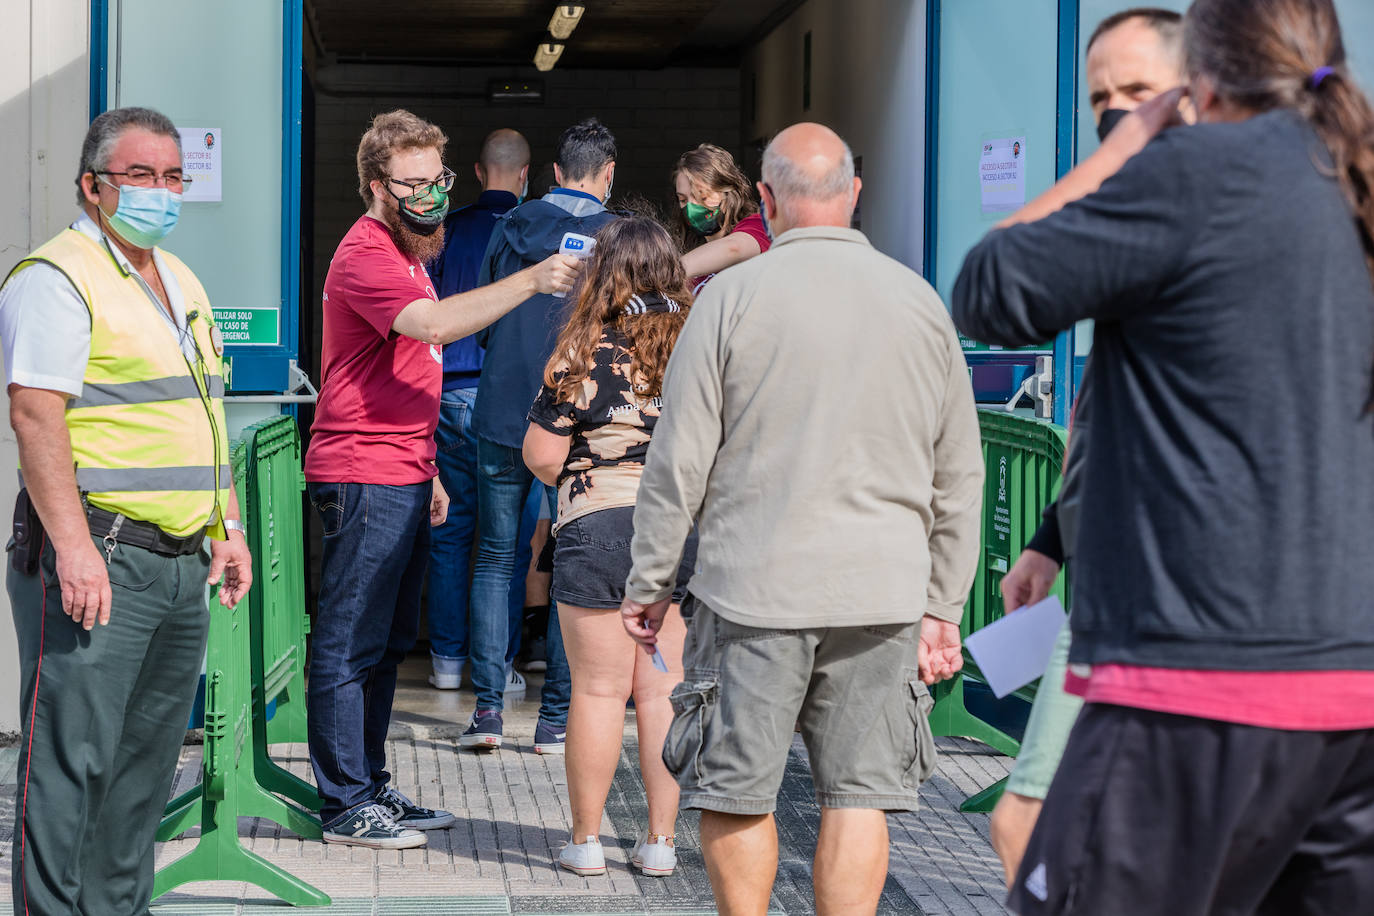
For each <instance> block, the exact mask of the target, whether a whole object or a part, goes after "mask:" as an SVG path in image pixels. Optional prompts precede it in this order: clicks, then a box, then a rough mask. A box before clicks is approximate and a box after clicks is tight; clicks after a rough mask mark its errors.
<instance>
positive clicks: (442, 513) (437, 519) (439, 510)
mask: <svg viewBox="0 0 1374 916" xmlns="http://www.w3.org/2000/svg"><path fill="white" fill-rule="evenodd" d="M448 502H449V500H448V491H447V490H445V489H444V485H443V484H441V483H440V482H439V478H438V477H435V478H434V495H433V496H431V497H430V500H429V525H430V527H431V528H438V527H439V526H440V525H442V524H443V523H444V522H446V521H448Z"/></svg>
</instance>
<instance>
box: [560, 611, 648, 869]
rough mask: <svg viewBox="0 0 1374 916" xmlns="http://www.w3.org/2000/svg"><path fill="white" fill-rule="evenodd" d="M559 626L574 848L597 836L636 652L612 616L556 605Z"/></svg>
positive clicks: (621, 738)
mask: <svg viewBox="0 0 1374 916" xmlns="http://www.w3.org/2000/svg"><path fill="white" fill-rule="evenodd" d="M558 617H559V624H560V625H561V627H562V630H563V646H564V648H565V650H566V651H567V653H568V667H569V669H570V671H571V673H572V702H571V704H570V705H569V708H568V737H567V749H566V755H567V764H566V765H567V770H568V801H569V803H570V804H571V806H572V814H573V822H572V835H573V842H574V843H581V842H584V841H585V840H586V838H587V837H589V836H600V834H601V815H602V813H603V812H604V810H605V808H606V796H607V794H608V793H609V792H610V791H611V781H612V780H613V779H614V778H615V766H616V763H617V762H619V760H620V749H621V745H622V744H623V743H624V737H625V701H626V700H628V699H629V698H630V688H631V685H632V684H633V681H634V666H635V653H637V652H638V651H639V647H638V646H636V645H635V644H634V642H632V641H631V640H630V639H629V638H628V637H627V636H626V635H625V628H624V626H623V625H622V624H621V622H620V615H619V614H618V613H616V612H615V611H603V610H595V609H592V608H584V607H571V606H569V605H560V606H559V608H558Z"/></svg>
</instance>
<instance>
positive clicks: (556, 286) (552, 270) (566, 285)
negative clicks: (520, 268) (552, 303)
mask: <svg viewBox="0 0 1374 916" xmlns="http://www.w3.org/2000/svg"><path fill="white" fill-rule="evenodd" d="M530 270H531V271H532V273H531V276H532V277H533V279H534V288H535V292H540V293H566V292H567V291H568V290H570V289H572V285H573V283H574V282H575V281H576V280H577V275H578V273H579V272H580V271H581V270H582V262H581V261H579V260H578V259H577V258H574V257H572V256H571V255H566V254H551V255H549V256H548V257H547V258H545V259H544V260H543V261H541V262H539V263H538V264H536V265H534V266H533V267H531V268H530Z"/></svg>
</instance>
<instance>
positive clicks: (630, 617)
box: [620, 596, 673, 655]
mask: <svg viewBox="0 0 1374 916" xmlns="http://www.w3.org/2000/svg"><path fill="white" fill-rule="evenodd" d="M672 601H673V599H672V597H671V596H669V597H667V598H662V599H659V600H658V601H655V602H654V603H653V604H640V603H639V602H638V601H633V600H631V599H629V598H626V599H625V600H624V601H622V602H621V604H620V621H621V623H623V624H625V632H626V633H629V634H630V638H631V639H633V640H634V641H635V642H637V643H639V644H640V645H641V646H643V647H644V651H645V652H646V653H648V654H649V655H653V654H654V644H655V643H657V642H658V631H659V628H660V627H662V626H663V618H664V617H666V616H667V615H668V605H669V604H671V603H672Z"/></svg>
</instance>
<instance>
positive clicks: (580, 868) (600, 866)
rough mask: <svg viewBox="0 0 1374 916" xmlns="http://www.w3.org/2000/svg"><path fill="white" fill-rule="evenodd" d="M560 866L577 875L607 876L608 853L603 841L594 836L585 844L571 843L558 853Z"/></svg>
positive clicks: (588, 838)
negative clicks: (603, 846)
mask: <svg viewBox="0 0 1374 916" xmlns="http://www.w3.org/2000/svg"><path fill="white" fill-rule="evenodd" d="M558 864H559V865H561V866H563V867H564V868H566V869H567V870H568V871H570V872H572V873H573V874H575V875H582V876H583V877H586V876H588V875H604V874H606V853H605V852H604V851H602V849H601V841H600V840H598V839H597V838H596V837H594V836H589V837H587V841H586V842H585V843H569V844H567V845H566V846H564V847H563V848H562V849H560V850H559V851H558Z"/></svg>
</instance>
